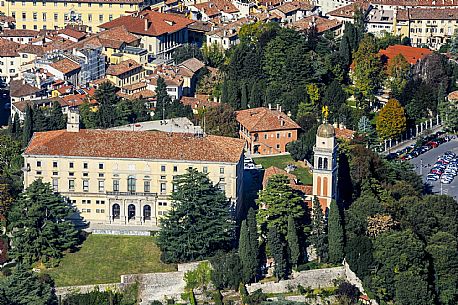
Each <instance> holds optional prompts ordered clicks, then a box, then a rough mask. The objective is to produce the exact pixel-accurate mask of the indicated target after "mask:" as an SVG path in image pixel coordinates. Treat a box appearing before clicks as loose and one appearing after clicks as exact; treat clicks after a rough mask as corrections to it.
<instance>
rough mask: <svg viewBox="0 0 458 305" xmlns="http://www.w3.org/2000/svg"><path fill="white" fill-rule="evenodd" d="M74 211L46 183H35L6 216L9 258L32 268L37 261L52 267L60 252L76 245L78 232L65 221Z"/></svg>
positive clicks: (70, 223) (38, 181)
mask: <svg viewBox="0 0 458 305" xmlns="http://www.w3.org/2000/svg"><path fill="white" fill-rule="evenodd" d="M73 212H74V210H73V209H72V208H71V207H70V206H69V205H68V204H67V203H66V202H65V199H64V198H63V197H62V196H60V195H59V194H55V193H54V192H53V190H52V188H51V185H50V184H49V183H43V182H42V181H41V180H35V181H34V182H33V183H32V184H31V185H30V186H29V187H28V188H27V189H26V190H25V191H24V192H23V193H22V194H21V195H20V197H19V199H18V200H17V201H16V202H15V204H14V205H12V206H11V209H10V211H9V213H8V232H9V234H11V236H12V237H11V240H12V246H13V247H12V250H11V251H10V252H9V255H10V257H11V258H13V259H15V260H16V261H18V262H23V263H26V264H33V263H35V262H37V261H39V260H41V261H42V262H44V263H45V264H47V265H55V263H57V261H58V260H59V259H60V258H61V257H62V256H63V252H64V251H65V250H67V249H70V248H72V247H74V246H75V245H76V244H77V242H78V237H77V235H78V231H77V230H76V229H75V227H74V225H73V223H72V222H71V221H69V220H67V217H68V216H70V215H71V214H72V213H73Z"/></svg>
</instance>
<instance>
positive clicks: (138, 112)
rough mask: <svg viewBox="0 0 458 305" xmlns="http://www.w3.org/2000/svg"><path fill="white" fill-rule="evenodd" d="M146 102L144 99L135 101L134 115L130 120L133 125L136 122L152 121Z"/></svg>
mask: <svg viewBox="0 0 458 305" xmlns="http://www.w3.org/2000/svg"><path fill="white" fill-rule="evenodd" d="M146 102H147V101H146V100H144V99H135V100H133V101H132V102H131V103H132V114H131V117H130V118H129V121H130V122H131V123H136V122H145V121H148V120H150V119H151V115H150V113H149V111H148V109H147V108H146Z"/></svg>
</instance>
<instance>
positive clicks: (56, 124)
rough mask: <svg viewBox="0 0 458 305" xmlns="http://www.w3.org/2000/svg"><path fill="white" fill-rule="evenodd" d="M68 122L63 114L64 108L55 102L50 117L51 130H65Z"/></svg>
mask: <svg viewBox="0 0 458 305" xmlns="http://www.w3.org/2000/svg"><path fill="white" fill-rule="evenodd" d="M66 122H67V119H66V117H65V115H64V114H63V113H62V108H61V107H60V105H59V103H57V102H53V104H52V109H51V114H50V117H49V123H50V128H51V130H60V129H65V124H66Z"/></svg>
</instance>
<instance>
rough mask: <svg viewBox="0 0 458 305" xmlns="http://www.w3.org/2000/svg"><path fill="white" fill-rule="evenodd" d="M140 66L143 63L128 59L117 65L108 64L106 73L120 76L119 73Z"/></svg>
mask: <svg viewBox="0 0 458 305" xmlns="http://www.w3.org/2000/svg"><path fill="white" fill-rule="evenodd" d="M140 67H141V65H140V64H138V63H137V62H136V61H135V60H133V59H128V60H124V61H121V62H120V63H119V64H117V65H110V66H108V69H107V72H106V74H107V75H115V76H118V75H121V74H123V73H126V72H129V71H131V70H134V69H137V68H140Z"/></svg>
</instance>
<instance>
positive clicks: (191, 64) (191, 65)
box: [179, 58, 205, 73]
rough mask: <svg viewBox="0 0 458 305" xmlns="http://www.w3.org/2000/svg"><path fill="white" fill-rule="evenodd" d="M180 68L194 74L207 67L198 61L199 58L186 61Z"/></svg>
mask: <svg viewBox="0 0 458 305" xmlns="http://www.w3.org/2000/svg"><path fill="white" fill-rule="evenodd" d="M179 66H180V67H185V68H188V69H189V70H191V71H192V72H193V73H196V72H197V71H199V70H200V69H202V68H203V67H205V64H204V63H203V62H201V61H200V60H198V59H197V58H190V59H187V60H185V61H183V62H182V63H181V64H179Z"/></svg>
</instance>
